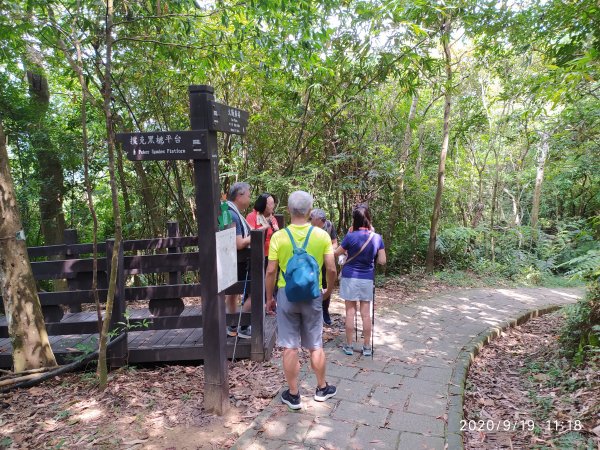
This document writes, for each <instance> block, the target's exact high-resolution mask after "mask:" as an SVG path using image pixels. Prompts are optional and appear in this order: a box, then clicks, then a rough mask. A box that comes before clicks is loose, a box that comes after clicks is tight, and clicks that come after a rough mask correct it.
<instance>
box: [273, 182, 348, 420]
mask: <svg viewBox="0 0 600 450" xmlns="http://www.w3.org/2000/svg"><path fill="white" fill-rule="evenodd" d="M312 204H313V198H312V196H311V195H310V194H309V193H308V192H304V191H296V192H292V193H291V194H290V196H289V198H288V210H289V212H290V216H291V224H290V226H289V227H288V229H289V231H290V232H291V234H292V236H293V238H294V241H295V242H296V245H297V246H298V247H301V246H302V245H303V244H304V241H305V239H306V236H307V234H308V231H309V229H310V228H311V226H312V225H311V224H310V223H308V216H309V213H310V210H311V208H312ZM306 251H307V253H309V254H310V255H312V256H313V257H314V258H315V260H316V261H317V264H318V266H319V267H321V266H322V265H323V264H324V265H325V269H326V272H325V273H326V278H327V288H326V289H324V290H323V291H322V295H320V296H318V297H317V298H314V299H306V301H301V302H293V303H292V302H290V301H288V299H287V296H286V293H285V279H284V277H283V274H284V273H285V271H286V268H287V264H288V261H289V260H290V258H291V257H292V254H293V245H292V242H291V241H290V238H289V236H288V234H287V233H286V232H285V231H284V230H280V231H277V232H276V233H274V234H273V236H272V237H271V244H270V246H269V263H268V265H267V275H266V294H267V312H270V311H273V309H274V306H275V299H274V298H273V290H274V288H275V281H276V280H275V278H276V276H277V268H278V267H279V268H280V269H281V273H280V276H279V280H278V281H277V286H278V287H279V290H278V291H277V341H278V344H279V345H280V346H281V347H283V348H284V350H283V371H284V374H285V379H286V381H287V383H288V389H287V390H286V391H285V392H283V394H281V401H282V402H283V403H285V404H286V405H288V406H289V407H290V408H292V409H300V408H302V403H301V398H300V391H299V386H298V375H299V373H300V360H299V358H298V350H299V348H300V347H301V346H302V347H304V348H306V349H308V351H309V352H310V361H311V366H312V368H313V370H314V371H315V375H316V377H317V389H316V391H315V395H314V398H315V400H316V401H320V402H323V401H325V400H327V399H329V398H331V397H333V396H334V395H335V394H336V392H337V391H336V388H335V386H332V385H329V384H327V382H326V380H325V369H326V361H325V352H324V351H323V312H322V311H323V304H322V298H323V296H329V295H331V292H332V290H333V286H334V284H335V278H336V269H335V262H334V258H333V247H332V245H331V238H330V237H329V235H328V234H327V232H326V231H325V230H323V229H321V228H318V227H313V229H312V232H311V235H310V238H309V240H308V245H307V247H306ZM320 276H322V275H320Z"/></svg>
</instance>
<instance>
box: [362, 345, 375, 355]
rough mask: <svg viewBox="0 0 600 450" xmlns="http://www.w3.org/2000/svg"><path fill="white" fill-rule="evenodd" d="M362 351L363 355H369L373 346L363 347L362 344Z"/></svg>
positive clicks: (371, 353)
mask: <svg viewBox="0 0 600 450" xmlns="http://www.w3.org/2000/svg"><path fill="white" fill-rule="evenodd" d="M362 352H363V356H371V355H373V348H372V347H365V346H364V345H363V350H362Z"/></svg>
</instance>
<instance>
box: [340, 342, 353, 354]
mask: <svg viewBox="0 0 600 450" xmlns="http://www.w3.org/2000/svg"><path fill="white" fill-rule="evenodd" d="M342 351H343V352H344V353H345V354H346V355H348V356H352V355H354V347H352V345H349V344H344V346H343V347H342Z"/></svg>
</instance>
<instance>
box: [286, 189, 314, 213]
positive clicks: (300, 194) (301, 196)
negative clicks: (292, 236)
mask: <svg viewBox="0 0 600 450" xmlns="http://www.w3.org/2000/svg"><path fill="white" fill-rule="evenodd" d="M312 205H313V197H312V195H310V194H309V193H308V192H305V191H294V192H292V193H291V194H290V196H289V197H288V209H289V210H290V214H291V215H292V217H306V216H308V213H309V212H310V210H311V208H312Z"/></svg>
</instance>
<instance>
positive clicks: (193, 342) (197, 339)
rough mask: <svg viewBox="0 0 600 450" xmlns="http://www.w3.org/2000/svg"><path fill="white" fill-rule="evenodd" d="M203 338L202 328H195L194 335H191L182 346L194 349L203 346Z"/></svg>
mask: <svg viewBox="0 0 600 450" xmlns="http://www.w3.org/2000/svg"><path fill="white" fill-rule="evenodd" d="M203 336H204V334H203V330H202V328H194V329H193V331H192V334H190V335H189V336H188V337H187V339H186V340H185V341H183V342H182V343H181V346H182V347H194V346H197V345H202V340H203Z"/></svg>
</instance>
